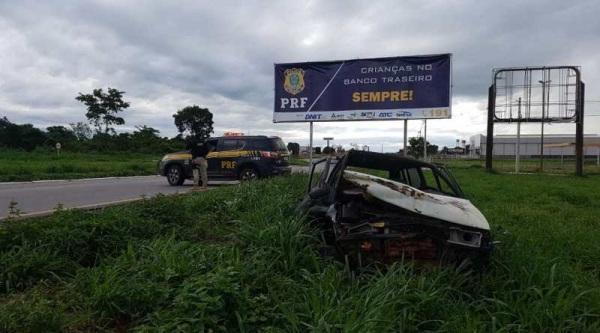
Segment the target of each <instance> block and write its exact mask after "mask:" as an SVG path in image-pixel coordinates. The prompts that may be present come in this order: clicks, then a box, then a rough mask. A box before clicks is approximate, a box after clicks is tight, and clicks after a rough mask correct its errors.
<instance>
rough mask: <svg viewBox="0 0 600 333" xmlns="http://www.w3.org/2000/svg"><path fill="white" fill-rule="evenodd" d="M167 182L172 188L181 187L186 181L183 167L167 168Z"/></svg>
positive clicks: (172, 166)
mask: <svg viewBox="0 0 600 333" xmlns="http://www.w3.org/2000/svg"><path fill="white" fill-rule="evenodd" d="M167 181H168V182H169V185H171V186H181V185H183V182H184V181H185V176H184V175H183V169H182V168H181V166H179V165H177V164H171V165H170V166H169V167H168V168H167Z"/></svg>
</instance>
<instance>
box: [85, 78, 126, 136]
mask: <svg viewBox="0 0 600 333" xmlns="http://www.w3.org/2000/svg"><path fill="white" fill-rule="evenodd" d="M124 93H125V92H124V91H119V90H117V89H114V88H110V87H109V88H108V91H107V93H104V92H103V91H102V88H100V89H94V91H93V92H92V93H91V94H82V93H79V96H77V97H75V99H76V100H78V101H80V102H81V103H83V104H85V105H86V106H87V112H86V114H85V116H86V117H87V119H88V121H89V122H90V123H91V124H93V125H94V126H95V127H96V132H97V133H105V134H108V133H109V132H111V133H113V134H114V133H115V130H114V128H112V127H111V126H112V125H123V124H125V120H124V119H123V118H121V117H118V116H117V114H118V113H119V112H122V111H123V110H125V109H127V108H128V107H129V103H127V102H125V101H123V94H124ZM103 127H104V128H103Z"/></svg>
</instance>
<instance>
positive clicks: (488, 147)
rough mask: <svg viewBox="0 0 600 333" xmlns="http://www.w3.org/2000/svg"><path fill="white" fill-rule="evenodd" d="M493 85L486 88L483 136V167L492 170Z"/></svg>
mask: <svg viewBox="0 0 600 333" xmlns="http://www.w3.org/2000/svg"><path fill="white" fill-rule="evenodd" d="M494 93H495V91H494V85H491V86H490V88H489V90H488V119H487V137H486V138H485V142H486V144H485V169H486V170H487V171H492V157H493V156H492V154H493V151H494V104H495V99H496V97H495V96H494Z"/></svg>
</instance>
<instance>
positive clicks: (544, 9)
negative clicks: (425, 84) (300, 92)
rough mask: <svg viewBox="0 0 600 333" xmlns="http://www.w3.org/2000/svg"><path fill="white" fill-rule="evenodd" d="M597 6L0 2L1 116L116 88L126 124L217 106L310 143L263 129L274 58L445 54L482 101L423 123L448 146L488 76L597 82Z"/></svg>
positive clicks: (457, 94)
mask: <svg viewBox="0 0 600 333" xmlns="http://www.w3.org/2000/svg"><path fill="white" fill-rule="evenodd" d="M599 9H600V4H598V3H597V2H595V1H580V2H577V3H571V2H565V1H550V2H548V1H533V2H522V1H504V2H501V3H495V4H494V3H489V2H485V1H461V2H450V3H440V2H422V1H408V2H397V1H384V2H374V3H367V2H360V1H337V2H336V1H328V2H316V1H311V2H307V3H301V2H298V1H295V2H283V1H281V2H266V1H265V2H261V1H249V2H241V3H237V2H225V1H221V2H218V3H215V2H208V1H206V2H198V1H175V2H158V3H145V2H143V3H142V2H133V1H85V2H84V1H47V2H41V3H40V2H33V1H19V2H2V3H0V28H2V29H1V30H0V52H1V53H0V54H1V55H0V70H1V71H2V76H1V77H0V89H1V91H0V115H6V116H8V117H9V118H10V119H13V120H14V121H19V122H32V123H34V124H36V125H37V124H39V125H42V124H45V125H46V124H50V123H53V122H54V123H63V124H66V123H68V122H73V121H81V120H83V117H84V116H83V114H84V110H83V108H82V107H81V106H80V105H78V103H77V102H76V101H74V97H75V96H76V94H77V93H78V92H80V91H90V90H91V89H93V88H95V87H106V86H112V87H117V88H119V89H122V90H125V91H126V92H127V94H126V97H127V98H130V99H131V101H133V102H132V107H131V109H130V110H128V111H127V112H126V114H125V117H126V121H127V123H128V125H129V126H133V125H139V124H147V125H150V126H153V127H156V128H158V129H160V130H161V133H162V134H163V135H174V134H175V128H174V126H173V123H172V117H171V115H172V113H174V112H175V111H176V110H177V109H179V108H181V107H183V106H185V105H188V104H199V105H203V106H207V107H209V108H210V109H211V111H213V113H214V114H215V120H216V124H215V125H216V129H217V131H224V130H227V129H230V128H237V129H242V130H245V131H250V132H252V133H265V134H267V133H271V134H280V135H282V136H289V137H290V138H294V139H302V141H303V142H305V141H306V138H307V133H306V128H307V125H305V124H272V122H271V119H272V116H271V112H272V106H273V101H272V98H273V97H272V94H273V78H272V71H273V67H272V66H273V63H276V62H292V61H314V60H332V59H345V58H357V57H360V58H366V57H378V56H392V55H411V54H430V53H441V52H452V53H453V54H454V58H453V61H454V62H453V69H454V70H453V79H454V80H453V83H454V101H455V102H457V101H460V100H461V99H463V100H469V101H474V102H475V103H477V106H470V107H469V108H468V110H467V111H463V110H461V109H460V108H459V105H460V104H457V105H455V107H454V115H455V117H457V118H456V120H454V121H447V122H445V123H442V122H441V121H440V122H438V123H437V124H436V123H432V125H431V126H432V127H431V128H432V130H431V131H430V135H431V136H430V138H431V141H434V142H435V141H436V140H437V141H439V142H443V143H446V144H450V143H452V142H454V139H453V138H452V136H462V137H464V136H467V135H469V134H472V133H475V132H480V131H482V130H483V126H484V121H482V119H485V99H486V96H485V95H486V93H487V86H488V85H489V83H490V80H491V70H492V68H494V67H501V66H521V65H545V64H581V65H582V66H585V67H584V68H583V70H584V78H585V79H586V82H587V83H588V87H591V86H594V85H596V84H598V83H600V82H599V81H600V75H599V74H597V73H599V71H598V65H597V64H596V57H597V54H598V51H600V46H598V45H600V43H599V42H600V35H598V31H600V21H598V20H597V19H596V17H595V16H596V14H597V13H598V11H599ZM588 91H589V92H588V98H590V99H594V98H596V99H600V96H598V95H597V94H596V93H595V91H593V90H591V89H588ZM588 111H591V112H594V111H598V110H597V106H595V105H592V106H591V107H589V108H588ZM466 112H469V113H466ZM457 122H461V124H460V126H458V127H457V126H456V123H457ZM444 124H445V125H444ZM590 124H595V119H592V120H590V121H589V122H588V125H587V126H586V128H593V129H596V130H597V125H598V124H595V125H594V126H592V127H590V126H591V125H590ZM397 125H398V126H397V127H398V128H401V123H397ZM414 126H415V127H418V124H417V123H416V122H415V124H414ZM449 127H451V128H449ZM317 128H318V131H319V130H320V131H334V132H336V133H342V134H344V135H347V136H354V137H356V139H360V140H363V141H364V142H372V141H373V140H372V138H373V137H372V136H367V137H360V133H363V132H369V133H373V129H377V128H379V130H378V131H375V132H376V134H377V139H376V140H375V141H377V142H381V141H382V140H383V139H384V138H385V137H386V136H387V137H389V139H388V140H386V142H387V143H385V144H387V145H389V146H390V147H393V145H395V144H396V142H399V141H397V140H396V138H399V137H400V133H399V132H398V131H397V130H395V129H394V128H393V126H389V125H383V124H380V123H372V124H369V125H365V124H363V123H338V124H335V125H332V124H328V125H323V126H317ZM557 130H562V129H557ZM302 134H304V137H302ZM373 135H375V134H373ZM298 141H300V140H298ZM390 149H391V148H390Z"/></svg>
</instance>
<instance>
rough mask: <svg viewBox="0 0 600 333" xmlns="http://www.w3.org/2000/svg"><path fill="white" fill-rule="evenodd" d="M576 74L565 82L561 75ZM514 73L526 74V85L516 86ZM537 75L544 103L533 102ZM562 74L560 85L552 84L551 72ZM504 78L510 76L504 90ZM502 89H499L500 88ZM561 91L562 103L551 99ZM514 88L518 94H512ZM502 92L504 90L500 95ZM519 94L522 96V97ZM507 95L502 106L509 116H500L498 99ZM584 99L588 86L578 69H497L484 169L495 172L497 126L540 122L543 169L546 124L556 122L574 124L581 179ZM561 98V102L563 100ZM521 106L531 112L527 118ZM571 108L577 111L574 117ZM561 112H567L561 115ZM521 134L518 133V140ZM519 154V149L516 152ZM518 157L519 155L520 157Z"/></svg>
mask: <svg viewBox="0 0 600 333" xmlns="http://www.w3.org/2000/svg"><path fill="white" fill-rule="evenodd" d="M565 71H566V72H568V73H571V72H572V73H574V82H573V80H572V79H571V78H567V80H566V81H564V80H563V79H562V76H560V73H562V72H565ZM515 72H522V73H524V82H523V84H522V85H518V84H514V82H512V75H513V73H515ZM534 72H541V73H542V80H540V81H538V82H539V83H540V86H539V87H541V104H538V103H537V102H534V100H535V98H534V99H532V98H531V95H532V92H531V91H532V77H533V73H534ZM554 72H558V73H559V77H560V79H559V82H558V84H551V80H550V78H551V77H553V76H552V73H554ZM503 74H504V75H505V78H508V77H509V76H510V78H511V79H510V80H511V81H510V82H506V81H507V80H508V79H505V86H504V87H503V88H502V87H500V86H499V81H500V80H501V75H503ZM499 87H500V89H499ZM553 87H554V89H558V91H559V92H560V93H559V100H558V101H552V100H551V99H550V90H551V89H553ZM571 88H572V89H573V94H572V95H573V97H574V98H573V99H570V97H569V95H570V90H569V89H571ZM513 89H516V90H517V91H518V92H517V93H516V94H513ZM499 90H500V91H501V93H500V94H498V92H499ZM519 91H520V92H521V94H519ZM563 92H565V96H566V97H562V96H561V94H562V93H563ZM499 95H500V96H505V97H506V101H507V102H506V103H505V104H503V105H500V106H501V107H504V109H503V112H506V111H507V110H506V109H507V108H510V109H511V111H510V113H509V116H508V117H506V116H505V115H499V114H498V109H497V106H498V105H497V104H498V103H497V100H498V96H499ZM514 95H517V96H519V98H518V99H516V98H514ZM584 96H585V84H584V83H583V82H582V81H581V71H580V69H579V67H577V66H548V67H515V68H501V69H495V70H494V76H493V81H492V85H491V86H490V87H489V89H488V120H487V137H486V158H485V167H486V169H487V170H492V161H493V149H494V123H517V126H518V128H520V124H521V123H524V122H526V123H540V124H541V128H542V133H541V140H542V143H541V148H540V166H541V169H542V170H543V136H544V132H543V131H544V124H545V123H555V122H562V123H564V122H574V123H575V157H576V163H575V173H576V174H577V175H579V176H581V175H583V157H584V156H583V115H584ZM561 98H562V99H561ZM532 106H534V109H535V107H539V108H540V110H541V115H540V116H539V117H538V116H531V107H532ZM512 107H516V110H515V114H516V117H513V114H512ZM522 107H525V108H526V110H528V113H526V115H525V116H523V114H522ZM551 107H554V109H555V113H551V109H550V108H551ZM569 107H572V108H574V109H573V110H572V111H573V112H572V114H570V112H571V110H570V109H569ZM561 112H564V113H563V114H561ZM518 136H519V133H517V140H518ZM517 151H518V150H517ZM517 155H518V154H517ZM518 160H519V158H518V156H517V172H518Z"/></svg>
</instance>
